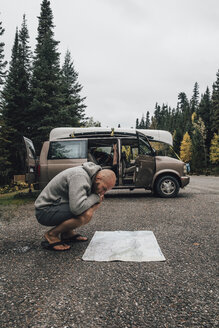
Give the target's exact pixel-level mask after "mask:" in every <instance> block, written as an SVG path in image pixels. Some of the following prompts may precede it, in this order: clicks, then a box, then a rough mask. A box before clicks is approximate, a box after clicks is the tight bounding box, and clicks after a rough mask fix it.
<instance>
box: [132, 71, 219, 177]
mask: <svg viewBox="0 0 219 328" xmlns="http://www.w3.org/2000/svg"><path fill="white" fill-rule="evenodd" d="M136 128H138V129H158V130H167V131H169V132H171V133H172V135H173V148H174V151H175V152H176V153H177V154H178V155H179V157H180V158H181V160H183V161H184V162H186V163H190V167H191V172H192V173H198V174H201V173H202V174H210V173H214V174H218V173H219V172H218V164H219V134H218V133H219V71H218V72H217V73H216V81H215V82H213V85H212V90H211V91H210V90H209V87H207V88H206V91H205V93H204V94H202V95H201V96H200V95H199V85H198V83H197V82H196V83H195V85H194V89H193V94H192V97H191V99H188V97H187V95H186V94H185V92H180V93H179V95H178V102H177V106H176V108H171V107H170V106H168V105H166V104H163V105H162V106H160V105H159V104H157V103H156V105H155V110H154V113H153V116H152V117H151V118H150V112H149V111H147V112H146V115H145V116H144V115H142V118H141V119H138V118H137V119H136Z"/></svg>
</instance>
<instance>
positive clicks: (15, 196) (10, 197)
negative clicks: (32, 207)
mask: <svg viewBox="0 0 219 328" xmlns="http://www.w3.org/2000/svg"><path fill="white" fill-rule="evenodd" d="M38 195H39V192H38V191H31V192H29V189H23V190H19V191H14V192H11V193H7V194H0V205H3V206H4V205H24V204H28V203H33V202H34V201H35V199H36V197H37V196H38Z"/></svg>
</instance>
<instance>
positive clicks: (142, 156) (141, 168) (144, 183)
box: [135, 132, 156, 189]
mask: <svg viewBox="0 0 219 328" xmlns="http://www.w3.org/2000/svg"><path fill="white" fill-rule="evenodd" d="M136 134H137V139H138V157H137V158H136V160H135V164H136V172H135V186H136V187H144V188H146V189H150V188H151V185H152V180H153V177H154V172H155V169H156V167H155V165H156V164H155V163H156V162H155V156H154V151H153V149H152V147H151V145H150V143H149V141H148V140H147V138H146V137H145V136H143V135H142V136H141V133H139V132H136Z"/></svg>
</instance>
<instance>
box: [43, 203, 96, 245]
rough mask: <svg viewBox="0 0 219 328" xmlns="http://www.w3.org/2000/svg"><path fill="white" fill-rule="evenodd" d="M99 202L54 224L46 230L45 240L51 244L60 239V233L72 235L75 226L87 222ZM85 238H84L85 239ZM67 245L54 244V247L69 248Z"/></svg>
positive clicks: (77, 226)
mask: <svg viewBox="0 0 219 328" xmlns="http://www.w3.org/2000/svg"><path fill="white" fill-rule="evenodd" d="M99 205H100V204H95V205H93V206H92V207H91V208H89V209H88V210H87V211H85V212H84V213H82V214H81V215H79V216H78V217H77V218H71V219H68V220H66V221H63V222H62V223H61V224H59V225H58V226H56V227H55V228H52V229H51V230H49V231H48V232H46V233H45V235H44V236H45V238H46V240H47V241H48V242H49V243H50V244H52V243H56V242H59V241H60V237H59V236H60V235H61V234H64V236H68V237H69V236H70V235H71V236H72V235H73V234H74V232H73V230H74V229H76V228H79V227H80V226H82V225H85V224H87V223H88V222H89V221H90V220H91V218H92V216H93V213H94V211H95V210H96V209H97V208H98V207H99ZM85 240H86V239H85ZM69 248H70V246H69V245H65V244H64V245H57V246H54V249H57V250H67V249H69Z"/></svg>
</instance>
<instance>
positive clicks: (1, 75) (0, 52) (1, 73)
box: [0, 22, 7, 87]
mask: <svg viewBox="0 0 219 328" xmlns="http://www.w3.org/2000/svg"><path fill="white" fill-rule="evenodd" d="M4 31H5V29H4V28H3V27H2V22H0V37H1V36H2V35H3V34H4ZM4 46H5V44H4V42H0V87H1V86H2V85H3V84H4V80H5V76H6V70H5V67H6V65H7V61H5V60H4V57H5V55H4Z"/></svg>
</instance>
